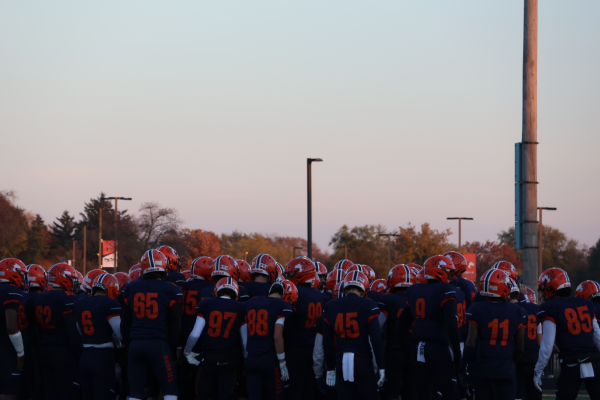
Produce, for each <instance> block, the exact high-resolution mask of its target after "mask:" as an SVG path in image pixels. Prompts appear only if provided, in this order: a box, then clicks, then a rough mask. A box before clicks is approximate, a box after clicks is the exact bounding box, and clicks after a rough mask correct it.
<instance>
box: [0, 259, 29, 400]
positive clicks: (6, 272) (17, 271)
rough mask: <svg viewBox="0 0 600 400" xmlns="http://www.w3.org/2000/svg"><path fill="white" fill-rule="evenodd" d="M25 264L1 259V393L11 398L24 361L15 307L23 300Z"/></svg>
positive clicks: (23, 349) (16, 387)
mask: <svg viewBox="0 0 600 400" xmlns="http://www.w3.org/2000/svg"><path fill="white" fill-rule="evenodd" d="M26 273H27V267H26V266H25V264H23V262H22V261H21V260H18V259H16V258H6V259H4V260H2V261H0V305H2V308H1V310H2V317H0V359H1V361H0V393H1V394H2V398H3V399H9V400H14V399H16V398H17V395H18V394H19V383H20V382H19V379H20V375H21V371H23V366H24V363H25V347H24V345H23V336H22V333H21V331H20V330H19V323H18V311H19V306H20V305H21V301H22V300H23V297H24V296H23V295H24V293H23V290H22V289H23V286H24V278H25V274H26Z"/></svg>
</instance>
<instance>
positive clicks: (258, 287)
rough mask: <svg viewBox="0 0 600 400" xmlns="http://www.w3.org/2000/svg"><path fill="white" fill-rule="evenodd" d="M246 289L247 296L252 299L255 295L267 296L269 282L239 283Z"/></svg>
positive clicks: (269, 287) (269, 286)
mask: <svg viewBox="0 0 600 400" xmlns="http://www.w3.org/2000/svg"><path fill="white" fill-rule="evenodd" d="M241 285H242V286H244V287H245V288H246V290H247V291H248V296H249V297H250V298H251V299H252V298H254V297H256V296H268V295H269V290H270V289H271V284H270V283H263V282H254V281H252V282H244V283H243V284H241Z"/></svg>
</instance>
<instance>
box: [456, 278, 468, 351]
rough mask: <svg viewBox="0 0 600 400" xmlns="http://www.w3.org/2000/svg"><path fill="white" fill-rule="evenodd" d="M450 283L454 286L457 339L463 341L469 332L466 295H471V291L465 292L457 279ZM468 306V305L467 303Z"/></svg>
mask: <svg viewBox="0 0 600 400" xmlns="http://www.w3.org/2000/svg"><path fill="white" fill-rule="evenodd" d="M452 285H453V286H454V287H455V288H456V302H455V307H454V310H455V312H456V319H457V325H458V340H459V341H460V342H461V343H464V342H465V341H466V340H467V335H468V333H469V327H468V326H467V315H466V314H467V309H468V306H467V297H469V296H471V293H465V292H463V290H462V287H463V286H464V285H462V284H461V283H460V282H459V281H458V280H457V279H455V280H453V281H452ZM469 307H470V305H469Z"/></svg>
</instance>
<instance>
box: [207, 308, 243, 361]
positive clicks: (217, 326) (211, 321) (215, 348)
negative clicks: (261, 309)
mask: <svg viewBox="0 0 600 400" xmlns="http://www.w3.org/2000/svg"><path fill="white" fill-rule="evenodd" d="M196 313H197V316H198V317H202V318H204V320H205V321H206V325H205V328H204V330H202V336H200V345H201V347H202V351H203V352H206V353H223V354H224V353H229V354H230V353H233V352H235V351H236V350H239V347H238V339H239V336H240V335H239V333H240V327H241V326H242V325H243V324H245V322H244V321H245V316H246V307H245V305H244V304H243V303H240V302H237V301H235V300H231V299H226V298H220V297H211V298H208V299H204V300H202V301H201V302H200V303H198V307H197V308H196ZM240 354H241V353H240Z"/></svg>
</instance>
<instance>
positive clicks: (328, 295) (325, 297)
mask: <svg viewBox="0 0 600 400" xmlns="http://www.w3.org/2000/svg"><path fill="white" fill-rule="evenodd" d="M321 296H322V297H323V305H325V304H326V303H327V302H328V301H329V300H331V292H327V291H325V292H323V293H321Z"/></svg>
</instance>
